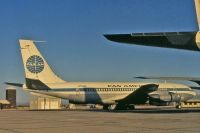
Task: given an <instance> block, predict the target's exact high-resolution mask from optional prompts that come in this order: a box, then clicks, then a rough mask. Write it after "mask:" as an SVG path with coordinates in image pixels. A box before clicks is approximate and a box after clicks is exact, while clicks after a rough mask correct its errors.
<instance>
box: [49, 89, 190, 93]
mask: <svg viewBox="0 0 200 133" xmlns="http://www.w3.org/2000/svg"><path fill="white" fill-rule="evenodd" d="M135 90H137V89H136V88H53V89H50V90H48V91H65V92H74V91H84V92H94V91H98V92H107V91H115V92H121V91H130V92H133V91H135ZM159 90H161V91H190V90H189V88H177V89H176V88H175V89H174V88H159Z"/></svg>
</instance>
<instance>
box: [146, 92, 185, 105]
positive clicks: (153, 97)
mask: <svg viewBox="0 0 200 133" xmlns="http://www.w3.org/2000/svg"><path fill="white" fill-rule="evenodd" d="M180 101H181V97H180V95H179V94H174V93H170V92H153V93H152V94H149V104H151V105H159V106H166V105H168V104H169V103H171V102H180Z"/></svg>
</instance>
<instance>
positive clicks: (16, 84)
mask: <svg viewBox="0 0 200 133" xmlns="http://www.w3.org/2000/svg"><path fill="white" fill-rule="evenodd" d="M5 84H6V85H11V86H16V87H23V84H21V83H9V82H5Z"/></svg>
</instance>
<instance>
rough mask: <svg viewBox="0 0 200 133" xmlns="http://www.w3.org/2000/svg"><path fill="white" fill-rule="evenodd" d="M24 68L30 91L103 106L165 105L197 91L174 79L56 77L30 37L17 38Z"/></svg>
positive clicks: (180, 100) (184, 99)
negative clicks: (113, 79)
mask: <svg viewBox="0 0 200 133" xmlns="http://www.w3.org/2000/svg"><path fill="white" fill-rule="evenodd" d="M19 43H20V49H21V55H22V59H23V64H24V71H25V79H26V83H25V84H17V83H7V84H9V85H15V86H21V87H23V88H24V89H26V90H29V91H30V92H34V93H39V94H44V95H49V96H54V97H59V98H63V99H68V100H69V102H71V103H76V104H100V105H103V109H114V108H115V109H131V108H132V109H133V108H134V105H137V104H145V103H150V104H152V105H159V106H162V105H163V106H164V105H168V104H170V103H171V102H175V103H176V107H177V108H181V104H180V103H181V102H184V101H186V100H189V99H191V98H193V96H195V95H196V92H194V91H193V90H192V89H191V88H190V87H189V86H186V85H183V84H175V83H149V82H148V83H141V82H139V83H137V82H69V81H64V80H62V79H61V78H60V77H58V76H57V75H56V74H55V73H54V72H53V71H52V69H51V68H50V66H49V65H48V64H47V62H46V60H45V59H44V57H43V56H42V55H41V54H40V52H39V51H38V49H37V48H36V46H35V44H34V41H32V40H19Z"/></svg>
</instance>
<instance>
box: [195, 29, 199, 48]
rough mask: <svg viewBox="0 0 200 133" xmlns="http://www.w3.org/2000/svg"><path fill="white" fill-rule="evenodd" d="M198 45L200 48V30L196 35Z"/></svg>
mask: <svg viewBox="0 0 200 133" xmlns="http://www.w3.org/2000/svg"><path fill="white" fill-rule="evenodd" d="M195 42H196V46H197V48H198V49H200V32H197V34H196V37H195Z"/></svg>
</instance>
